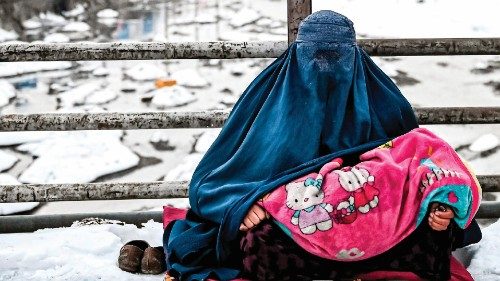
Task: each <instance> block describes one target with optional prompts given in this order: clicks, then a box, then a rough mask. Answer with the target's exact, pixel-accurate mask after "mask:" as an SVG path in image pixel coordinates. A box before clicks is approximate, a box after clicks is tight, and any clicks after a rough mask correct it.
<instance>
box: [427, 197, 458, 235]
mask: <svg viewBox="0 0 500 281" xmlns="http://www.w3.org/2000/svg"><path fill="white" fill-rule="evenodd" d="M439 206H440V204H439V203H432V205H431V212H430V213H429V226H430V227H431V228H432V229H434V230H436V231H443V230H446V229H447V228H448V225H450V221H451V219H452V218H454V217H455V214H454V213H453V211H452V210H451V208H446V209H445V210H440V208H439Z"/></svg>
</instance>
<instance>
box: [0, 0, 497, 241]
mask: <svg viewBox="0 0 500 281" xmlns="http://www.w3.org/2000/svg"><path fill="white" fill-rule="evenodd" d="M310 13H311V0H288V34H289V37H288V43H290V42H292V41H293V40H294V39H295V36H296V34H297V28H298V24H299V23H300V21H301V20H302V19H304V18H305V17H306V16H307V15H309V14H310ZM358 44H359V45H360V46H361V47H362V48H363V49H365V50H366V51H367V52H368V53H369V54H370V55H372V56H427V55H433V56H437V55H500V38H447V39H436V38H432V39H430V38H424V39H360V40H358ZM287 46H288V44H287V42H183V43H78V44H73V43H64V44H44V43H37V44H0V61H6V62H14V61H55V60H67V61H77V60H158V59H212V58H213V59H234V58H273V57H277V56H279V55H280V54H281V53H282V52H283V51H285V50H286V48H287ZM414 110H415V113H416V115H417V117H418V119H419V122H420V123H421V124H498V123H500V108H499V107H418V108H414ZM228 114H229V112H227V111H204V112H141V113H116V112H114V113H51V114H9V115H0V131H61V130H64V131H66V130H132V129H171V128H217V127H221V126H222V125H223V124H224V122H225V120H226V119H227V117H228ZM478 178H479V181H480V183H481V185H482V187H483V192H500V175H481V176H478ZM187 196H188V182H186V181H183V182H168V181H164V182H140V183H82V184H21V185H11V186H3V187H2V188H1V189H0V202H53V201H84V200H123V199H161V198H182V197H187ZM86 217H100V218H105V219H117V220H120V221H123V222H126V223H134V224H139V223H140V222H144V221H146V220H148V219H154V220H156V221H161V212H127V213H107V214H71V215H34V216H33V215H31V216H22V215H16V216H3V217H0V233H7V232H26V231H34V230H36V229H40V228H45V227H60V226H69V225H71V223H72V222H73V221H75V220H80V219H83V218H86ZM477 217H479V218H498V217H500V203H499V202H484V203H483V204H482V205H481V207H480V210H479V212H478V215H477Z"/></svg>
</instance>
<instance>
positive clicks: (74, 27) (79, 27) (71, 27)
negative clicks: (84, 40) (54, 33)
mask: <svg viewBox="0 0 500 281" xmlns="http://www.w3.org/2000/svg"><path fill="white" fill-rule="evenodd" d="M62 31H63V32H86V31H90V25H89V24H88V23H86V22H80V21H74V22H70V23H68V24H66V25H65V26H64V27H63V28H62Z"/></svg>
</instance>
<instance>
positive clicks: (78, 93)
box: [58, 80, 102, 107]
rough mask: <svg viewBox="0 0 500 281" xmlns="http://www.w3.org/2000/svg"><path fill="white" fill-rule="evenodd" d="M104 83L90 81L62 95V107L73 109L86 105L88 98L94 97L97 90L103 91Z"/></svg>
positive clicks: (60, 97) (60, 96) (60, 95)
mask: <svg viewBox="0 0 500 281" xmlns="http://www.w3.org/2000/svg"><path fill="white" fill-rule="evenodd" d="M101 87H102V81H99V80H97V81H95V80H94V81H92V80H91V81H89V82H86V83H84V84H82V85H79V86H78V87H75V88H73V89H71V90H69V91H66V92H62V93H60V94H59V95H58V96H59V99H60V101H61V106H62V107H72V106H74V105H81V104H85V101H86V99H87V98H88V97H90V96H92V95H93V94H94V93H95V92H96V91H97V90H99V89H101Z"/></svg>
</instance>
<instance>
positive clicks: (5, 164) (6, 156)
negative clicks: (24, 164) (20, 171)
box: [0, 150, 19, 172]
mask: <svg viewBox="0 0 500 281" xmlns="http://www.w3.org/2000/svg"><path fill="white" fill-rule="evenodd" d="M17 160H19V159H17V157H16V156H14V155H12V154H10V153H7V152H4V151H2V150H0V172H1V171H5V170H7V169H10V168H12V166H14V164H16V162H17Z"/></svg>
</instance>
